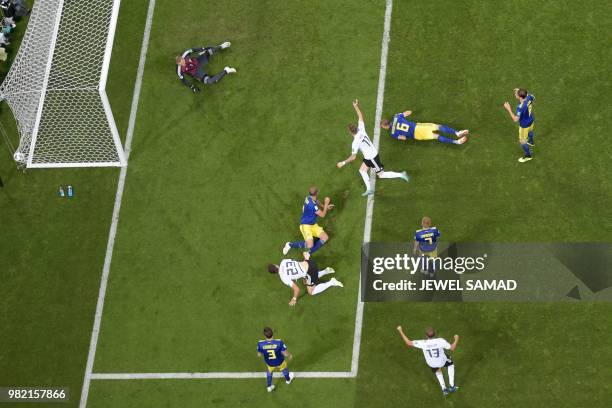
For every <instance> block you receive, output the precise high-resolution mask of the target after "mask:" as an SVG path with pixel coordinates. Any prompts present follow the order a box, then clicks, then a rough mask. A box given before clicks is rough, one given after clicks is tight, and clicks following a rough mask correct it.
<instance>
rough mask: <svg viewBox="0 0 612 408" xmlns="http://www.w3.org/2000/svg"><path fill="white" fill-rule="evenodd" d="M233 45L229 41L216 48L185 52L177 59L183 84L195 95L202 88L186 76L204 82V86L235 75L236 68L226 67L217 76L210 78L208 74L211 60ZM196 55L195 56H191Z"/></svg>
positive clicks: (193, 49)
mask: <svg viewBox="0 0 612 408" xmlns="http://www.w3.org/2000/svg"><path fill="white" fill-rule="evenodd" d="M231 45H232V43H230V42H229V41H226V42H224V43H223V44H220V45H218V46H216V47H202V48H190V49H188V50H186V51H185V52H183V54H182V55H179V56H178V57H176V74H177V75H178V77H179V79H180V80H181V82H182V83H183V84H184V85H185V86H188V87H189V89H191V91H192V92H193V93H198V92H200V88H198V87H197V86H196V84H194V83H190V81H188V80H187V78H185V76H186V75H189V76H190V77H192V78H194V79H196V80H197V81H200V82H202V83H203V84H214V83H217V82H219V81H220V80H221V78H223V77H224V76H225V75H227V74H234V73H235V72H236V68H232V67H225V68H224V69H223V71H221V72H219V73H218V74H216V75H213V76H210V75H208V74H207V73H206V65H207V64H208V60H209V58H210V57H211V56H212V55H213V54H215V53H216V52H217V51H219V50H224V49H226V48H229V47H230V46H231ZM192 54H194V55H195V56H193V57H192V56H191V55H192Z"/></svg>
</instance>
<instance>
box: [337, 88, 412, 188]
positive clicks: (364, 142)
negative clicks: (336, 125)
mask: <svg viewBox="0 0 612 408" xmlns="http://www.w3.org/2000/svg"><path fill="white" fill-rule="evenodd" d="M353 108H355V112H357V118H358V119H359V121H358V122H357V126H355V125H354V124H352V123H350V124H349V125H348V129H349V132H350V134H351V136H352V137H353V144H352V146H351V148H352V150H351V155H350V156H349V157H347V158H346V159H344V160H342V161H341V162H338V163H337V164H336V166H337V167H338V168H342V167H344V166H345V165H346V164H347V163H350V162H352V161H353V160H355V159H356V158H357V153H358V152H360V151H361V154H362V155H363V163H361V166H360V167H359V174H360V175H361V178H362V179H363V183H364V184H365V186H366V191H365V192H364V193H363V194H362V196H364V197H365V196H368V195H371V194H374V188H372V186H371V185H370V176H369V175H368V167H369V168H371V169H374V171H375V172H376V175H377V176H378V177H380V178H401V179H402V180H404V181H409V180H410V179H409V178H408V175H407V174H406V172H405V171H402V172H401V173H398V172H395V171H385V170H384V167H383V164H382V162H381V161H380V156H379V154H378V150H376V147H374V143H372V141H371V140H370V138H369V136H368V134H367V133H366V130H365V124H364V123H363V114H362V113H361V109H359V101H358V100H357V99H355V100H354V101H353Z"/></svg>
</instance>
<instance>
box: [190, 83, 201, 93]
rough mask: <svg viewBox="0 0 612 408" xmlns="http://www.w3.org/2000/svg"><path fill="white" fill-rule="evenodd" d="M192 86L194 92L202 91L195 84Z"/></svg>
mask: <svg viewBox="0 0 612 408" xmlns="http://www.w3.org/2000/svg"><path fill="white" fill-rule="evenodd" d="M190 88H191V92H193V93H194V94H195V93H199V92H200V88H198V87H197V86H195V85H191V86H190Z"/></svg>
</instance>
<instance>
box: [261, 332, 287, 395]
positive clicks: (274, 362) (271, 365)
mask: <svg viewBox="0 0 612 408" xmlns="http://www.w3.org/2000/svg"><path fill="white" fill-rule="evenodd" d="M263 332H264V336H266V339H265V340H260V341H259V343H257V355H258V356H260V357H261V356H263V359H264V361H265V363H266V367H267V370H266V381H267V386H268V388H267V389H268V392H272V391H274V388H275V387H274V384H272V373H273V372H274V371H275V370H277V369H278V370H280V371H281V372H282V373H283V376H284V377H285V382H286V383H287V384H291V381H293V373H290V372H289V369H288V368H287V360H285V358H288V359H291V357H292V356H291V353H289V352H288V351H287V346H285V343H283V341H282V340H281V339H273V338H272V337H273V336H274V332H272V329H271V328H269V327H264V329H263Z"/></svg>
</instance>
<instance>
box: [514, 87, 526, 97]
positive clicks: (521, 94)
mask: <svg viewBox="0 0 612 408" xmlns="http://www.w3.org/2000/svg"><path fill="white" fill-rule="evenodd" d="M516 94H517V95H518V96H519V98H526V97H527V90H526V89H524V88H519V89H518V90H517V91H516Z"/></svg>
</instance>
